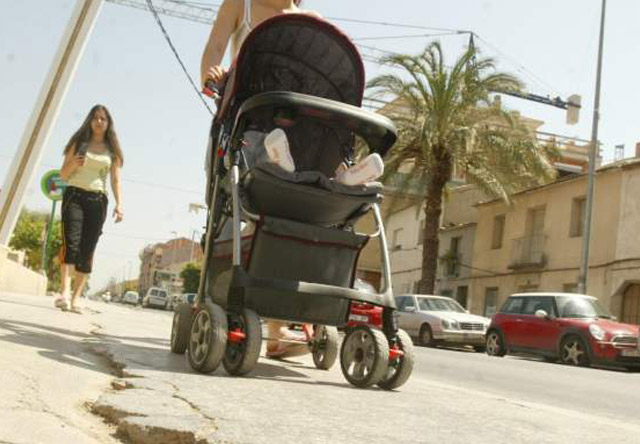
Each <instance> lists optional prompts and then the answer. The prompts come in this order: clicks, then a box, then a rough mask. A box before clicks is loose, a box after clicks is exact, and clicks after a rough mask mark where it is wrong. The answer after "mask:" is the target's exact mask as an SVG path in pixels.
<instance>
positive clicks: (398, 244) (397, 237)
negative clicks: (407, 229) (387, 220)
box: [391, 228, 403, 250]
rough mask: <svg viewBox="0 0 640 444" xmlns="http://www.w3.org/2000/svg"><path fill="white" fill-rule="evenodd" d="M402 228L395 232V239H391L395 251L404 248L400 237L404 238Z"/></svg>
mask: <svg viewBox="0 0 640 444" xmlns="http://www.w3.org/2000/svg"><path fill="white" fill-rule="evenodd" d="M402 231H403V229H402V228H398V229H397V230H393V237H392V238H391V248H392V249H393V250H399V249H400V248H402V241H401V240H400V237H401V236H402Z"/></svg>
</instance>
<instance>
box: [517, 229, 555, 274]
mask: <svg viewBox="0 0 640 444" xmlns="http://www.w3.org/2000/svg"><path fill="white" fill-rule="evenodd" d="M546 239H547V236H546V235H544V234H534V235H531V236H525V237H521V238H519V239H514V240H513V250H512V254H511V263H510V264H509V268H511V269H518V268H542V267H544V266H545V264H546V263H547V256H546V255H545V250H544V244H545V241H546Z"/></svg>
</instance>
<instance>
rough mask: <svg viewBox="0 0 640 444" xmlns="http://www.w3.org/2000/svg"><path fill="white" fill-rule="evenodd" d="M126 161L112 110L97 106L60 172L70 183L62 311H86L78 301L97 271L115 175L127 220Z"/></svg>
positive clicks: (118, 210)
mask: <svg viewBox="0 0 640 444" xmlns="http://www.w3.org/2000/svg"><path fill="white" fill-rule="evenodd" d="M123 160H124V159H123V156H122V150H121V148H120V143H119V142H118V137H117V135H116V131H115V128H114V125H113V119H112V118H111V114H110V113H109V111H108V110H107V108H106V107H105V106H103V105H95V106H94V107H93V108H91V111H89V114H88V115H87V117H86V118H85V120H84V122H83V123H82V126H80V129H78V130H77V131H76V132H75V134H74V135H73V136H71V139H70V140H69V143H68V144H67V146H66V147H65V149H64V163H63V165H62V169H61V171H60V177H61V178H62V179H63V180H66V181H67V184H68V186H67V188H66V190H65V192H64V197H63V199H62V241H63V243H62V249H61V252H60V254H61V261H60V266H61V275H62V276H61V279H62V285H61V291H60V296H59V297H57V298H56V300H55V306H56V307H58V308H60V309H62V310H67V309H70V310H71V311H73V312H75V313H80V309H79V308H78V306H77V303H76V301H77V298H78V297H79V296H81V295H82V291H83V290H84V287H85V284H86V283H87V279H88V277H89V274H90V273H91V270H92V264H93V253H94V251H95V249H96V245H97V243H98V238H99V237H100V235H101V234H102V226H103V224H104V221H105V219H106V218H107V177H109V176H110V179H111V180H110V182H111V190H112V191H113V196H114V199H115V204H116V205H115V208H114V210H113V217H114V219H115V222H116V223H118V222H120V221H122V218H123V216H124V213H123V211H122V188H121V184H120V171H121V168H122V165H123ZM72 274H75V279H74V284H75V288H74V289H73V291H72V288H71V278H72Z"/></svg>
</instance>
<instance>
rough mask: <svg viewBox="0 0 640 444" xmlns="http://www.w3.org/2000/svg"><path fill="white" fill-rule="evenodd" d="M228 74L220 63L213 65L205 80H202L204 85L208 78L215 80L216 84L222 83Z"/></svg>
mask: <svg viewBox="0 0 640 444" xmlns="http://www.w3.org/2000/svg"><path fill="white" fill-rule="evenodd" d="M226 76H227V71H226V70H225V69H224V68H223V67H222V66H220V65H216V66H211V67H210V68H209V69H208V70H207V75H206V76H205V79H204V82H202V84H203V86H204V84H205V83H206V82H207V80H213V83H215V84H216V85H220V84H222V82H223V81H224V78H225V77H226Z"/></svg>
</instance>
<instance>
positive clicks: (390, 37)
mask: <svg viewBox="0 0 640 444" xmlns="http://www.w3.org/2000/svg"><path fill="white" fill-rule="evenodd" d="M448 35H459V34H458V33H457V32H441V33H436V34H409V35H381V36H377V37H355V38H352V39H351V40H352V41H354V42H362V41H365V40H396V39H415V38H425V37H443V36H448Z"/></svg>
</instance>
